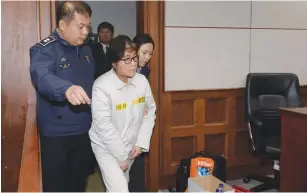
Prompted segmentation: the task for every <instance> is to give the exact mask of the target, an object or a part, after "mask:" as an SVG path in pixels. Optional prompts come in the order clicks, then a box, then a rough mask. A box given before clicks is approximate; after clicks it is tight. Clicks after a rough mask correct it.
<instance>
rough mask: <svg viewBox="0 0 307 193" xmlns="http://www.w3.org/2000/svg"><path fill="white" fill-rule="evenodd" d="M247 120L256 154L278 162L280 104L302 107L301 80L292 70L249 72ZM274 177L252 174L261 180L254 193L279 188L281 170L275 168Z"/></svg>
mask: <svg viewBox="0 0 307 193" xmlns="http://www.w3.org/2000/svg"><path fill="white" fill-rule="evenodd" d="M245 103H246V104H245V119H246V121H247V124H248V130H249V140H250V146H251V150H252V152H253V154H254V155H255V156H258V157H260V158H261V159H262V160H265V159H270V160H277V161H278V162H279V157H280V136H281V120H280V112H279V110H278V108H279V107H302V106H303V105H302V102H301V99H300V95H299V80H298V77H297V76H296V75H295V74H290V73H250V74H248V76H247V80H246V90H245ZM274 172H275V175H274V178H270V177H267V176H259V175H249V176H246V177H244V178H243V181H244V182H245V183H248V182H249V181H250V180H251V179H254V180H257V181H260V182H262V184H260V185H259V186H256V187H254V188H252V189H251V190H250V191H251V192H259V191H265V190H270V189H279V171H278V170H274Z"/></svg>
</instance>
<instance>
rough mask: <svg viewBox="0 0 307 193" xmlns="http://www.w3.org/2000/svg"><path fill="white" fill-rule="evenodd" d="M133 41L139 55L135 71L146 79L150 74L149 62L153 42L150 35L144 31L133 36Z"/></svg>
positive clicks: (153, 45) (153, 47)
mask: <svg viewBox="0 0 307 193" xmlns="http://www.w3.org/2000/svg"><path fill="white" fill-rule="evenodd" d="M133 43H135V45H136V48H137V54H138V57H139V63H138V68H137V72H138V73H140V74H143V75H144V76H145V77H146V78H147V79H148V78H149V74H150V68H149V62H150V60H151V57H152V55H153V52H154V49H155V43H154V41H153V39H152V37H151V36H150V35H149V34H146V33H143V34H139V35H137V36H135V37H134V38H133Z"/></svg>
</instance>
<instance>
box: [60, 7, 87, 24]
mask: <svg viewBox="0 0 307 193" xmlns="http://www.w3.org/2000/svg"><path fill="white" fill-rule="evenodd" d="M75 13H78V14H81V15H84V16H86V17H91V16H92V9H91V7H90V6H89V5H88V4H87V3H86V2H84V1H64V2H62V3H60V4H59V7H58V10H57V26H59V22H60V20H64V21H66V22H67V23H69V22H71V21H72V20H74V18H75Z"/></svg>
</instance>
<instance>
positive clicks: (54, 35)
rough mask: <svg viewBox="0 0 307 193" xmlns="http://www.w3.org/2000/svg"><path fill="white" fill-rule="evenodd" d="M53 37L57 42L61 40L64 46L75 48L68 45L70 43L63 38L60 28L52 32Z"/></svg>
mask: <svg viewBox="0 0 307 193" xmlns="http://www.w3.org/2000/svg"><path fill="white" fill-rule="evenodd" d="M52 36H53V37H55V38H56V39H57V40H59V41H60V42H61V43H62V44H64V45H65V46H73V45H71V44H70V43H68V41H66V40H65V39H64V38H63V36H62V35H61V34H60V33H59V32H58V28H56V29H55V30H54V31H53V32H52Z"/></svg>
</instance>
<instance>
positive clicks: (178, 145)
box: [171, 137, 194, 164]
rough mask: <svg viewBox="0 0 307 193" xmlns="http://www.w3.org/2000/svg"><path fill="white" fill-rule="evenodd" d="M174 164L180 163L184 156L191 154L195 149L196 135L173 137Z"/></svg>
mask: <svg viewBox="0 0 307 193" xmlns="http://www.w3.org/2000/svg"><path fill="white" fill-rule="evenodd" d="M171 146H172V147H171V151H172V164H173V163H174V162H175V163H176V164H178V163H179V162H180V160H181V159H182V158H185V157H187V156H190V155H191V154H192V153H193V151H194V137H181V138H173V139H172V141H171Z"/></svg>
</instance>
